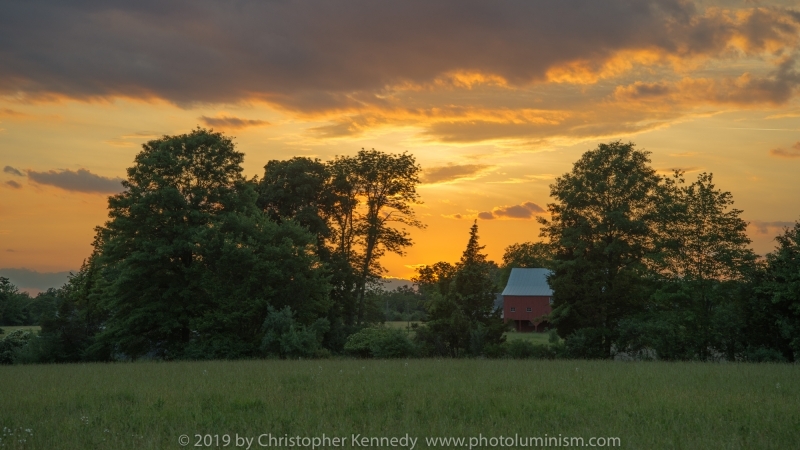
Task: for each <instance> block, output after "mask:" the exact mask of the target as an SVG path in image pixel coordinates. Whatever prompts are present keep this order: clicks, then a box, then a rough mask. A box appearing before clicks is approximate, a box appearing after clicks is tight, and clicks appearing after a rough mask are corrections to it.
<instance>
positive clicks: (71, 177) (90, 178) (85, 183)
mask: <svg viewBox="0 0 800 450" xmlns="http://www.w3.org/2000/svg"><path fill="white" fill-rule="evenodd" d="M28 179H30V180H31V181H33V182H34V183H38V184H44V185H49V186H55V187H58V188H61V189H64V190H66V191H75V192H86V193H95V194H116V193H118V192H121V191H122V190H123V188H122V184H121V183H122V178H119V177H114V178H110V177H104V176H102V175H97V174H94V173H91V172H90V171H88V170H86V169H78V170H76V171H72V170H69V169H62V170H49V171H47V172H36V171H33V170H29V171H28Z"/></svg>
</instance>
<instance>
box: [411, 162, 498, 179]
mask: <svg viewBox="0 0 800 450" xmlns="http://www.w3.org/2000/svg"><path fill="white" fill-rule="evenodd" d="M491 168H492V166H489V165H486V164H449V165H446V166H439V167H429V168H427V169H425V170H424V171H423V174H422V182H423V183H426V184H436V183H448V182H454V181H458V180H474V179H476V178H478V177H479V176H480V175H481V174H483V173H484V172H486V171H487V170H488V169H491Z"/></svg>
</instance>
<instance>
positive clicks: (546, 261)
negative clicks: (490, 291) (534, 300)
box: [498, 242, 553, 288]
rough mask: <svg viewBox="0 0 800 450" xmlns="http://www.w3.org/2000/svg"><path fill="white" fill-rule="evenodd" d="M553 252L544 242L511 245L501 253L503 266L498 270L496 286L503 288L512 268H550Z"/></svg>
mask: <svg viewBox="0 0 800 450" xmlns="http://www.w3.org/2000/svg"><path fill="white" fill-rule="evenodd" d="M552 261H553V251H552V248H551V247H550V246H549V245H548V244H547V243H545V242H523V243H521V244H511V245H509V246H508V247H506V249H505V251H504V252H503V266H502V267H501V268H500V278H499V280H498V285H499V286H500V287H501V288H503V287H505V285H506V284H507V283H508V278H509V277H510V276H511V269H514V268H540V267H543V268H545V269H550V268H552V265H553V264H552Z"/></svg>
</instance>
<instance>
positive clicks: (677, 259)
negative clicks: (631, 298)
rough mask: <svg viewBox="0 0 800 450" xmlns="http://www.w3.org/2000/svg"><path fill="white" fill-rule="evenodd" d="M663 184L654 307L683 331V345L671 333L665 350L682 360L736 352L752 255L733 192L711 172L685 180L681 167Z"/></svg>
mask: <svg viewBox="0 0 800 450" xmlns="http://www.w3.org/2000/svg"><path fill="white" fill-rule="evenodd" d="M662 189H663V192H665V195H663V196H662V198H663V201H662V203H661V204H660V205H659V210H660V212H661V214H662V215H661V219H660V220H659V221H658V222H657V224H656V228H655V230H654V231H655V235H656V240H655V244H654V246H655V251H654V252H653V254H652V255H650V258H649V262H650V263H651V266H652V269H653V271H654V272H655V273H656V274H657V279H658V280H659V283H658V286H657V288H656V292H655V294H654V295H653V297H652V309H653V310H655V311H662V312H664V314H663V315H662V317H668V318H669V321H670V323H672V324H673V325H675V326H678V327H679V330H681V331H680V333H684V334H685V335H686V337H685V338H683V339H681V341H682V342H683V345H684V348H680V347H679V346H677V345H678V342H679V341H678V340H677V336H676V337H675V339H673V340H672V342H673V344H674V345H673V346H672V349H671V350H669V354H670V355H674V356H676V357H677V356H680V358H679V359H686V358H698V359H703V360H705V359H716V358H717V355H720V354H721V355H725V356H726V357H727V358H728V359H734V358H736V354H738V353H740V351H741V348H739V347H741V346H740V345H738V343H737V342H736V341H737V336H738V335H739V334H740V333H741V331H740V330H741V329H742V328H743V327H744V326H745V323H744V316H743V314H742V312H743V311H742V307H741V306H742V305H741V297H742V295H746V294H745V293H744V292H743V291H742V289H743V288H744V284H745V280H746V278H747V275H748V274H749V275H753V270H754V261H755V255H754V254H753V251H752V250H750V249H749V248H747V245H748V244H750V239H749V238H748V237H747V234H746V228H747V223H746V222H745V221H744V220H742V219H741V217H740V216H741V213H742V211H741V210H738V209H734V208H731V207H732V205H733V197H732V195H731V193H730V192H725V191H722V190H719V189H717V188H716V187H715V185H714V183H713V176H712V175H711V174H708V173H701V174H700V175H698V177H697V180H696V181H694V182H693V183H691V184H689V185H686V184H685V182H684V180H683V176H682V173H681V172H676V173H675V175H674V177H673V178H672V179H666V180H664V183H663V185H662ZM658 315H659V314H656V315H654V317H656V316H658ZM659 320H660V319H659ZM662 324H663V322H662ZM661 328H663V326H662V327H661ZM661 333H668V334H674V333H676V332H674V331H673V332H669V331H667V330H666V329H663V330H662V331H661ZM656 338H657V337H656ZM659 357H661V356H659ZM670 359H671V358H670Z"/></svg>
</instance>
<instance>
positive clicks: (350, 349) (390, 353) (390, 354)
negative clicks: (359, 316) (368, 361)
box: [344, 328, 416, 358]
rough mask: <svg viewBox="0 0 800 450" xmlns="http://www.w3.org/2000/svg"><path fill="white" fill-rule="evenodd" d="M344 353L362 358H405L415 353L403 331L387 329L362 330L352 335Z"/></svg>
mask: <svg viewBox="0 0 800 450" xmlns="http://www.w3.org/2000/svg"><path fill="white" fill-rule="evenodd" d="M344 351H345V352H346V353H348V354H350V355H353V356H359V357H362V358H370V357H372V358H405V357H409V356H414V354H415V353H416V349H415V348H414V344H413V343H412V342H411V340H410V339H408V336H406V334H405V333H404V332H403V331H401V330H392V329H389V328H364V329H363V330H361V331H358V332H357V333H354V334H352V335H351V336H350V337H349V338H348V339H347V342H346V343H345V344H344Z"/></svg>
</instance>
